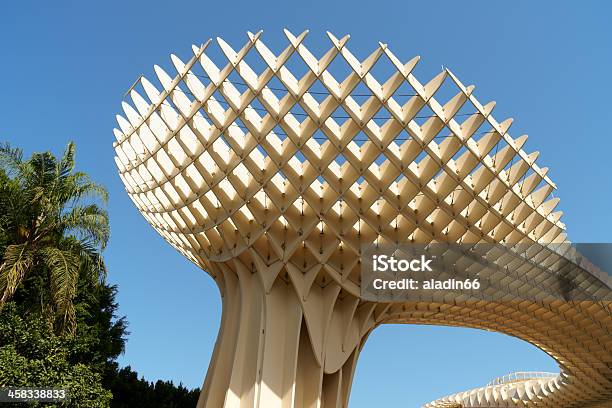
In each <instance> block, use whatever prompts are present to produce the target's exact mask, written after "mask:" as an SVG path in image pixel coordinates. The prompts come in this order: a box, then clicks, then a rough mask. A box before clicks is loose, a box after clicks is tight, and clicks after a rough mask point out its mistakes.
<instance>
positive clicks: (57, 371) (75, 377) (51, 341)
mask: <svg viewBox="0 0 612 408" xmlns="http://www.w3.org/2000/svg"><path fill="white" fill-rule="evenodd" d="M50 323H51V322H49V321H48V320H47V319H45V318H44V317H42V316H35V315H31V316H28V317H27V318H23V317H22V316H21V313H19V311H18V307H17V306H16V305H15V304H14V303H13V302H9V303H7V304H6V305H5V307H4V308H3V310H2V312H1V313H0V386H1V387H8V386H17V387H26V386H30V387H37V386H38V387H41V386H45V387H48V386H54V387H56V388H65V389H68V390H69V393H70V399H69V401H68V402H66V403H62V404H59V403H58V404H55V405H51V406H61V407H75V408H76V407H91V408H103V407H109V406H110V405H109V404H110V400H111V398H112V394H111V392H110V391H108V390H106V389H104V388H103V386H102V376H101V374H100V373H99V372H97V371H96V370H95V368H96V367H95V366H91V365H87V364H85V363H81V362H79V363H74V362H73V361H74V360H75V350H78V349H79V347H78V346H76V347H75V343H77V342H78V339H77V338H75V337H74V336H70V335H67V334H63V335H56V334H55V333H54V331H53V327H52V325H51V324H50ZM32 406H37V404H32Z"/></svg>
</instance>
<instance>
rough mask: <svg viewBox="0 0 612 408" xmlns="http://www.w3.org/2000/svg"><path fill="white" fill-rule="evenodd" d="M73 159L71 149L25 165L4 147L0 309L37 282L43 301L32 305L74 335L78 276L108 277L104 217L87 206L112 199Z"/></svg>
mask: <svg viewBox="0 0 612 408" xmlns="http://www.w3.org/2000/svg"><path fill="white" fill-rule="evenodd" d="M74 156H75V146H74V144H73V143H69V144H68V147H67V148H66V151H65V153H64V155H63V156H62V157H61V158H59V159H57V158H56V157H55V156H53V155H52V154H51V153H50V152H45V153H34V154H33V155H32V157H30V158H29V159H27V160H25V159H24V158H23V153H22V151H21V150H20V149H15V148H12V147H10V146H9V145H6V144H5V145H2V146H0V254H1V258H2V262H1V263H0V307H2V306H3V305H4V304H5V303H6V302H7V301H9V300H10V299H11V298H13V296H14V295H15V292H17V290H18V288H19V287H20V286H21V285H22V284H23V283H24V282H25V281H27V280H28V279H34V280H36V282H35V283H34V284H32V285H31V289H32V290H36V289H38V290H37V292H38V293H36V294H37V295H38V297H37V298H34V297H33V296H30V300H36V301H40V302H39V303H37V302H33V303H34V304H39V305H40V306H41V307H44V306H47V307H48V310H47V311H48V312H49V311H50V313H51V314H53V315H54V316H56V323H57V325H58V328H59V329H60V330H62V331H63V330H67V331H70V332H74V330H75V329H76V312H75V308H74V305H73V299H74V297H75V296H76V292H77V284H78V282H79V277H80V276H81V275H84V276H86V277H88V279H89V280H90V281H96V280H99V279H100V278H101V277H103V276H104V273H105V270H104V264H103V262H102V257H101V255H100V251H101V250H102V249H104V247H105V245H106V243H107V241H108V237H109V223H108V215H107V213H106V210H105V209H103V208H102V207H100V206H99V205H98V204H97V203H95V202H94V201H92V200H89V199H94V200H98V201H101V202H106V200H107V192H106V190H105V189H104V188H103V187H101V186H100V185H98V184H96V183H94V182H93V181H91V180H90V179H89V177H88V176H87V175H86V174H85V173H81V172H77V171H75V170H74V165H75V161H74ZM43 289H44V290H43ZM45 294H46V295H48V296H49V298H50V299H45V298H44V295H45Z"/></svg>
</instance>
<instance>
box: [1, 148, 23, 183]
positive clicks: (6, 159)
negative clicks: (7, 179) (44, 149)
mask: <svg viewBox="0 0 612 408" xmlns="http://www.w3.org/2000/svg"><path fill="white" fill-rule="evenodd" d="M22 167H23V150H21V149H19V148H17V147H12V146H11V145H10V144H9V143H8V142H4V143H2V144H0V168H2V170H4V172H6V174H8V175H11V176H14V175H16V174H18V173H19V172H20V171H21V169H22Z"/></svg>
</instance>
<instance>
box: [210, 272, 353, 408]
mask: <svg viewBox="0 0 612 408" xmlns="http://www.w3.org/2000/svg"><path fill="white" fill-rule="evenodd" d="M234 266H235V267H234ZM216 269H218V271H219V275H218V276H222V279H223V282H222V292H223V316H222V320H221V327H220V330H219V336H218V338H217V343H216V346H215V350H214V354H213V357H212V360H211V363H210V366H209V370H208V373H207V376H206V380H205V382H204V387H203V390H202V394H201V395H200V399H199V401H198V408H204V407H206V408H221V407H224V408H238V407H239V408H340V407H346V406H347V405H348V396H349V393H350V384H351V380H352V376H353V373H354V370H355V366H356V361H357V355H358V353H359V350H358V347H357V345H358V344H353V343H355V342H352V343H351V346H350V348H349V349H348V351H347V347H346V345H345V344H344V345H343V344H341V343H342V340H340V341H338V340H337V339H336V340H331V339H329V338H328V337H338V335H337V334H335V333H333V331H330V330H328V327H329V326H330V325H331V322H332V320H334V325H336V324H338V323H339V321H338V319H339V318H340V317H341V316H347V317H348V318H349V319H352V315H351V316H348V315H347V314H346V312H345V311H344V309H346V307H344V308H343V307H342V301H341V300H339V299H337V296H334V300H332V301H331V302H330V303H329V306H328V308H327V309H328V310H325V308H320V307H319V308H318V311H317V312H313V311H311V309H313V307H314V306H315V304H314V302H315V301H320V296H321V294H320V293H323V292H324V291H325V289H323V288H319V287H316V288H313V289H312V291H313V293H312V295H313V297H312V299H307V300H306V301H304V300H302V299H300V298H299V296H298V294H297V293H296V291H295V289H294V287H293V286H292V284H291V283H290V282H286V281H284V280H282V279H278V280H276V281H275V282H274V283H273V285H272V287H271V288H270V289H269V290H268V291H266V290H265V289H264V285H263V282H262V280H261V279H260V277H259V276H260V273H258V272H255V273H252V272H251V271H250V270H247V269H246V268H244V267H243V266H242V265H241V264H239V263H237V262H235V263H233V265H232V266H231V267H230V266H229V265H226V264H220V265H216ZM319 292H320V293H319ZM336 292H338V290H336ZM317 293H319V295H317ZM309 298H310V296H309ZM309 301H310V302H311V304H309V303H308V302H309ZM334 305H335V307H334ZM318 306H321V304H319V305H318ZM315 309H316V308H315ZM306 314H308V315H309V316H308V318H307V317H306V316H305V315H306ZM309 325H310V326H311V328H309V327H308V326H309ZM349 325H350V324H346V325H344V326H346V327H348V326H349ZM313 336H314V337H313ZM313 343H314V344H315V345H313ZM336 345H340V348H338V347H336ZM341 348H344V350H345V351H344V352H343V351H342V350H341ZM336 349H337V350H336ZM315 350H316V351H315ZM332 354H334V355H332ZM326 359H328V360H329V361H330V362H331V364H332V365H330V364H327V367H326V363H325V362H326Z"/></svg>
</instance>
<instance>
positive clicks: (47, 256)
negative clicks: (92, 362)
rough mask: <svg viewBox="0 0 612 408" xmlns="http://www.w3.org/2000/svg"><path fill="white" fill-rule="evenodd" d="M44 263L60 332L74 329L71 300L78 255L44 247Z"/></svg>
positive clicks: (75, 281)
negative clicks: (49, 274)
mask: <svg viewBox="0 0 612 408" xmlns="http://www.w3.org/2000/svg"><path fill="white" fill-rule="evenodd" d="M41 254H42V255H43V258H44V262H45V264H46V266H47V267H48V268H49V271H50V272H51V289H52V294H53V303H54V305H55V310H56V313H57V316H58V318H59V321H60V327H61V328H62V330H64V329H67V330H68V331H70V332H72V331H74V329H75V324H76V314H75V310H74V304H73V303H72V300H73V299H74V297H75V295H76V289H77V282H78V280H79V268H80V259H79V255H78V254H75V253H74V252H73V251H71V250H62V249H60V248H56V247H46V248H43V249H42V250H41Z"/></svg>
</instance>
